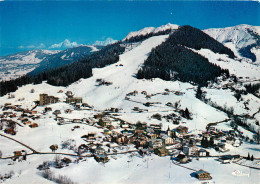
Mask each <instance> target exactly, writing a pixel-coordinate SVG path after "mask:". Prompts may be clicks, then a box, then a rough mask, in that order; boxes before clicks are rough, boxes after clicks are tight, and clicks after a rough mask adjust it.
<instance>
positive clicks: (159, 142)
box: [149, 139, 163, 149]
mask: <svg viewBox="0 0 260 184" xmlns="http://www.w3.org/2000/svg"><path fill="white" fill-rule="evenodd" d="M149 147H151V148H152V149H156V148H162V147H163V140H162V139H152V140H151V141H150V142H149Z"/></svg>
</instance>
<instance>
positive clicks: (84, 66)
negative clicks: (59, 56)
mask: <svg viewBox="0 0 260 184" xmlns="http://www.w3.org/2000/svg"><path fill="white" fill-rule="evenodd" d="M124 50H125V48H124V47H122V46H121V45H120V42H118V43H115V44H111V45H108V46H106V47H104V48H103V49H101V50H100V51H98V52H95V53H93V54H91V55H89V56H87V57H86V58H84V59H82V60H80V61H77V62H74V63H71V64H68V65H65V66H62V67H59V68H55V69H51V70H47V71H44V72H42V73H40V74H37V75H30V74H27V75H26V76H23V77H20V78H17V79H15V80H10V81H5V82H0V96H3V95H5V94H7V93H9V92H14V91H15V90H17V88H18V87H19V86H22V85H25V84H30V83H34V84H38V83H41V82H42V81H47V83H49V84H51V85H54V86H67V85H70V84H71V83H73V82H76V81H77V80H79V79H80V78H88V77H91V76H92V68H100V67H104V66H106V65H109V64H112V63H115V62H117V61H118V59H119V55H120V54H121V53H123V52H124Z"/></svg>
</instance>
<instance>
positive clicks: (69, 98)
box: [66, 91, 82, 104]
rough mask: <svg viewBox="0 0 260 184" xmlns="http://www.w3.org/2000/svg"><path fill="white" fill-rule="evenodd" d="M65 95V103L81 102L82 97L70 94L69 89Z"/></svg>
mask: <svg viewBox="0 0 260 184" xmlns="http://www.w3.org/2000/svg"><path fill="white" fill-rule="evenodd" d="M66 95H67V98H66V103H70V104H76V103H82V98H81V97H73V96H74V95H73V94H72V92H71V91H68V92H67V93H66Z"/></svg>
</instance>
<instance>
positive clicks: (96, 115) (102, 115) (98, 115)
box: [94, 114, 104, 119]
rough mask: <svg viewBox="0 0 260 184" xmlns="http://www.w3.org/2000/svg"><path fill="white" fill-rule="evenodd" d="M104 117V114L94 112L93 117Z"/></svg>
mask: <svg viewBox="0 0 260 184" xmlns="http://www.w3.org/2000/svg"><path fill="white" fill-rule="evenodd" d="M103 117H104V114H95V115H94V118H95V119H102V118H103Z"/></svg>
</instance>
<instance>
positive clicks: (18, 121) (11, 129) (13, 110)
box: [0, 103, 41, 135]
mask: <svg viewBox="0 0 260 184" xmlns="http://www.w3.org/2000/svg"><path fill="white" fill-rule="evenodd" d="M40 117H41V115H40V114H39V113H38V112H37V111H35V110H29V109H24V108H22V107H21V105H12V104H11V103H5V104H4V106H3V108H2V114H0V118H1V121H0V130H4V132H5V133H7V134H11V135H15V134H16V126H21V127H23V126H25V125H28V126H29V127H31V128H36V127H38V124H37V123H35V122H33V121H34V120H36V119H39V118H40Z"/></svg>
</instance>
